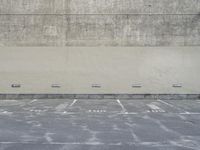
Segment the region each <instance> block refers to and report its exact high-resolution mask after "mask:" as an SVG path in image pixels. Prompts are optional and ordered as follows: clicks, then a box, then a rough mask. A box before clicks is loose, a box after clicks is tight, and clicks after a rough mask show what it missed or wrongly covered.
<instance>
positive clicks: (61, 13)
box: [0, 0, 200, 46]
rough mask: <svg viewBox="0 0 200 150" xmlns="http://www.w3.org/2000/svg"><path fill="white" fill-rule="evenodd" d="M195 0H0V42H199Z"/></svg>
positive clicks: (198, 4) (199, 7)
mask: <svg viewBox="0 0 200 150" xmlns="http://www.w3.org/2000/svg"><path fill="white" fill-rule="evenodd" d="M199 39H200V1H199V0H123V1H122V0H34V1H33V0H0V45H1V46H199V45H200V40H199Z"/></svg>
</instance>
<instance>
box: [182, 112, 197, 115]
mask: <svg viewBox="0 0 200 150" xmlns="http://www.w3.org/2000/svg"><path fill="white" fill-rule="evenodd" d="M179 114H180V115H200V112H184V113H179Z"/></svg>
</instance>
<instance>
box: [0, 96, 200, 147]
mask: <svg viewBox="0 0 200 150" xmlns="http://www.w3.org/2000/svg"><path fill="white" fill-rule="evenodd" d="M0 150H200V101H199V100H120V99H113V100H111V99H104V100H95V99H85V100H84V99H81V100H79V99H44V100H38V99H33V100H1V101H0Z"/></svg>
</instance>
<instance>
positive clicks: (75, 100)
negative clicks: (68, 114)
mask: <svg viewBox="0 0 200 150" xmlns="http://www.w3.org/2000/svg"><path fill="white" fill-rule="evenodd" d="M76 102H77V99H74V100H73V102H72V103H71V104H70V105H69V106H70V107H72V106H73V105H74V104H75V103H76Z"/></svg>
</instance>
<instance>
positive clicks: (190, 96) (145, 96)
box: [0, 94, 200, 100]
mask: <svg viewBox="0 0 200 150" xmlns="http://www.w3.org/2000/svg"><path fill="white" fill-rule="evenodd" d="M9 99H99V100H100V99H126V100H138V99H140V100H152V99H163V100H194V99H200V94H0V100H9Z"/></svg>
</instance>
